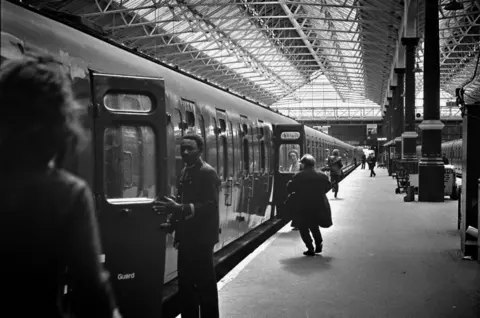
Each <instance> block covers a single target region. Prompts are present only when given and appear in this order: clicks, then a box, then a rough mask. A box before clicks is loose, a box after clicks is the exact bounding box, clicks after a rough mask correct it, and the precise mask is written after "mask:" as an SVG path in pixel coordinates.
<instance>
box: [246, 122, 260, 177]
mask: <svg viewBox="0 0 480 318" xmlns="http://www.w3.org/2000/svg"><path fill="white" fill-rule="evenodd" d="M248 131H249V133H250V134H249V135H248V139H249V140H248V141H249V144H248V145H249V149H248V155H249V161H250V166H249V168H248V172H249V173H254V172H255V168H256V167H255V166H256V165H258V163H257V162H255V159H256V155H255V152H254V151H255V150H256V148H257V147H255V148H254V137H255V136H254V131H253V129H252V126H250V127H248Z"/></svg>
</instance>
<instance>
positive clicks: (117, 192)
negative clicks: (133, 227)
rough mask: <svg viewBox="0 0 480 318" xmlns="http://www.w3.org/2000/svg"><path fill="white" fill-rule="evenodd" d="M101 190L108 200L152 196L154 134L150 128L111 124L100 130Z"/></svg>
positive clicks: (138, 199) (120, 201)
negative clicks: (101, 138) (101, 145)
mask: <svg viewBox="0 0 480 318" xmlns="http://www.w3.org/2000/svg"><path fill="white" fill-rule="evenodd" d="M103 143H104V160H103V176H104V178H103V180H104V183H103V190H104V194H105V197H106V199H107V201H108V202H110V203H112V204H119V203H122V202H124V200H122V199H128V201H132V199H135V200H136V201H145V200H147V201H148V202H150V201H152V200H153V199H154V198H155V195H156V191H155V187H156V180H155V175H156V173H155V160H156V159H155V135H154V133H153V130H152V128H150V127H142V126H121V125H118V126H113V127H108V128H106V129H105V131H104V134H103Z"/></svg>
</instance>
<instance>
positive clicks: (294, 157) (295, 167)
mask: <svg viewBox="0 0 480 318" xmlns="http://www.w3.org/2000/svg"><path fill="white" fill-rule="evenodd" d="M288 157H289V159H290V162H291V164H290V167H289V168H288V172H297V171H299V170H300V163H299V162H298V157H299V155H298V151H296V150H290V152H289V153H288Z"/></svg>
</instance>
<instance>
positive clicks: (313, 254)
mask: <svg viewBox="0 0 480 318" xmlns="http://www.w3.org/2000/svg"><path fill="white" fill-rule="evenodd" d="M303 255H305V256H315V252H314V251H312V250H308V251H305V252H303Z"/></svg>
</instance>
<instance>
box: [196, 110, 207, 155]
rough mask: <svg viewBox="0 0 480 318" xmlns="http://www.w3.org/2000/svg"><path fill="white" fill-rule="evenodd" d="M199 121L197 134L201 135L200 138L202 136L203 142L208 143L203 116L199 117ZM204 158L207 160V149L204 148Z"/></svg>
mask: <svg viewBox="0 0 480 318" xmlns="http://www.w3.org/2000/svg"><path fill="white" fill-rule="evenodd" d="M197 119H198V130H197V134H199V135H200V136H202V138H203V142H205V143H206V142H207V139H206V137H205V121H204V120H203V116H202V115H198V117H197ZM203 148H204V149H203V152H204V153H203V158H204V159H205V160H207V147H203Z"/></svg>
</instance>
